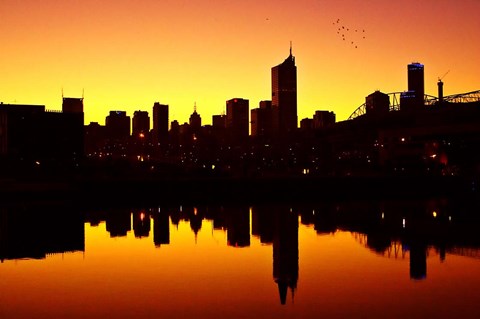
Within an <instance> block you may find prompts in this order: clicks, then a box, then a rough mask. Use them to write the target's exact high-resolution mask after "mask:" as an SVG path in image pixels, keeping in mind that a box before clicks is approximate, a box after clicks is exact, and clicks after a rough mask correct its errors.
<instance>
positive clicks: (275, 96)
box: [272, 48, 298, 135]
mask: <svg viewBox="0 0 480 319" xmlns="http://www.w3.org/2000/svg"><path fill="white" fill-rule="evenodd" d="M272 107H273V109H274V114H275V119H274V130H275V131H276V132H278V133H279V134H280V135H285V134H289V133H292V132H293V131H295V130H296V129H297V127H298V124H297V67H296V65H295V57H294V56H293V55H292V48H290V55H289V56H288V57H287V58H286V59H285V61H283V63H281V64H279V65H277V66H275V67H273V68H272Z"/></svg>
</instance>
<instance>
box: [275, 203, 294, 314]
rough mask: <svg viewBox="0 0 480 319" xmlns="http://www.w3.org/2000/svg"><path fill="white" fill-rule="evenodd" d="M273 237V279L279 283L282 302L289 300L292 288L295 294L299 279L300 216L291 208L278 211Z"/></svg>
mask: <svg viewBox="0 0 480 319" xmlns="http://www.w3.org/2000/svg"><path fill="white" fill-rule="evenodd" d="M274 226H275V233H274V238H273V279H274V280H275V282H276V283H277V285H278V291H279V294H280V303H281V304H282V305H284V304H285V303H286V300H287V291H288V288H290V290H291V292H292V298H293V294H294V292H295V289H296V288H297V281H298V216H297V214H296V213H293V212H292V211H291V210H290V211H289V210H286V209H284V208H282V210H279V211H277V214H276V215H275V224H274Z"/></svg>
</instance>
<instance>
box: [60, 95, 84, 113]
mask: <svg viewBox="0 0 480 319" xmlns="http://www.w3.org/2000/svg"><path fill="white" fill-rule="evenodd" d="M62 112H63V113H83V98H73V97H64V98H63V101H62Z"/></svg>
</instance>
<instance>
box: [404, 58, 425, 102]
mask: <svg viewBox="0 0 480 319" xmlns="http://www.w3.org/2000/svg"><path fill="white" fill-rule="evenodd" d="M407 68H408V90H409V91H410V92H415V98H416V100H417V103H418V104H419V105H423V98H424V96H425V81H424V74H423V73H424V71H423V64H420V63H418V62H415V63H411V64H409V65H408V66H407Z"/></svg>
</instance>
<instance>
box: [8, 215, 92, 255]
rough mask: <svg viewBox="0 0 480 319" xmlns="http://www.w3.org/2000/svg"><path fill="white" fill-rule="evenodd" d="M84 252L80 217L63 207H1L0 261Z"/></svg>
mask: <svg viewBox="0 0 480 319" xmlns="http://www.w3.org/2000/svg"><path fill="white" fill-rule="evenodd" d="M77 251H82V252H83V251H85V231H84V221H83V216H82V215H81V214H80V213H79V212H78V211H75V210H72V209H68V210H65V207H61V206H59V207H55V206H53V207H51V206H49V207H36V208H35V209H27V208H25V207H15V208H12V207H8V208H6V207H2V208H0V260H1V261H2V262H3V261H4V260H9V259H43V258H46V257H47V256H48V255H52V254H63V253H68V252H77Z"/></svg>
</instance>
